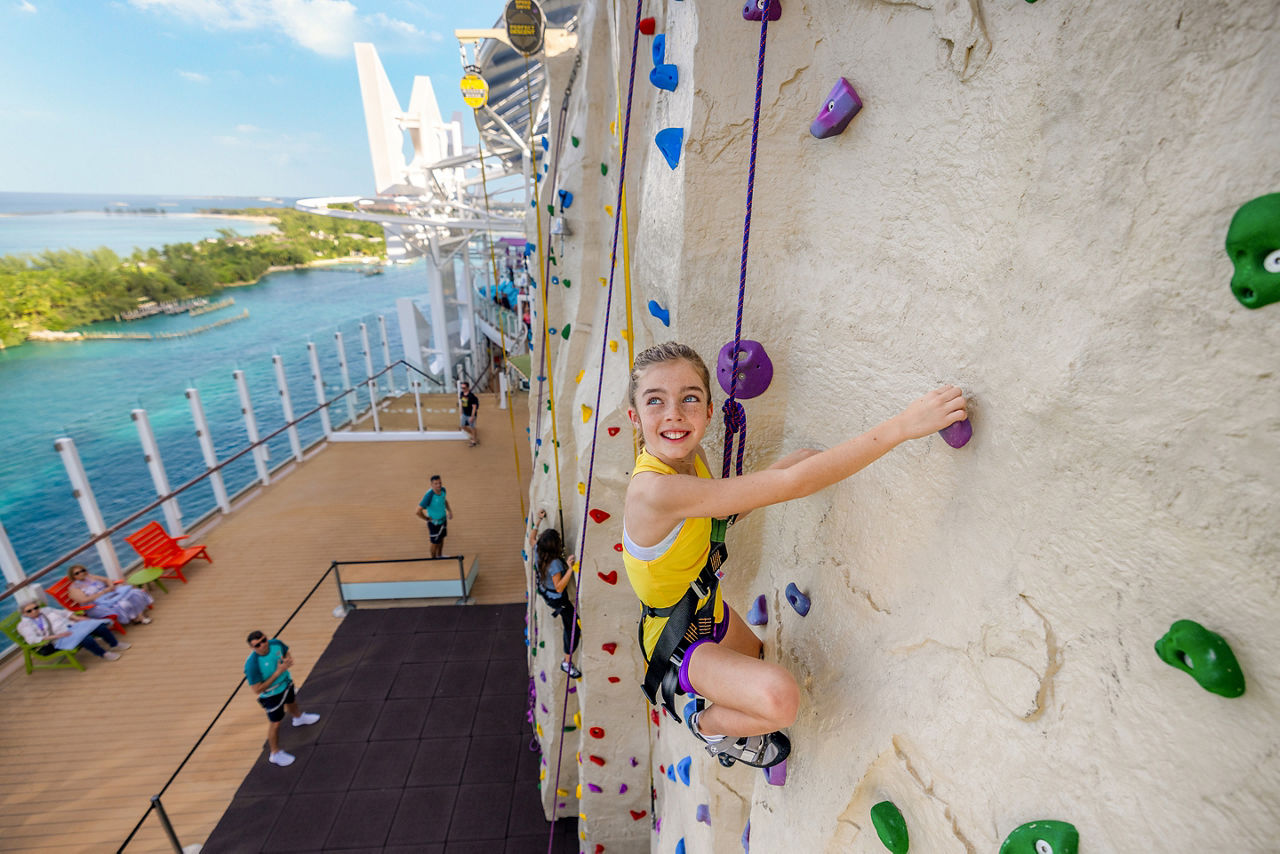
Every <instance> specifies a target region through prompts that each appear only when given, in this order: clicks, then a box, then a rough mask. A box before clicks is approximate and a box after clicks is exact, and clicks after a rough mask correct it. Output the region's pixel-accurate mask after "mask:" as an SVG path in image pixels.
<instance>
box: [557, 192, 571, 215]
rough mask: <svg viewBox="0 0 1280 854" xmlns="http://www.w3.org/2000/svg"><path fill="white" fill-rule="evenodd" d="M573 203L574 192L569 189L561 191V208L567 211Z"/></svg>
mask: <svg viewBox="0 0 1280 854" xmlns="http://www.w3.org/2000/svg"><path fill="white" fill-rule="evenodd" d="M572 204H573V193H570V192H569V191H568V190H561V191H560V210H562V211H567V210H568V209H569V207H570V206H571V205H572Z"/></svg>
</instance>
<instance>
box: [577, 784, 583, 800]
mask: <svg viewBox="0 0 1280 854" xmlns="http://www.w3.org/2000/svg"><path fill="white" fill-rule="evenodd" d="M577 797H578V800H582V784H581V783H579V784H578V795H577Z"/></svg>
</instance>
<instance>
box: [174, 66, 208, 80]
mask: <svg viewBox="0 0 1280 854" xmlns="http://www.w3.org/2000/svg"><path fill="white" fill-rule="evenodd" d="M178 76H179V77H181V78H182V79H183V80H190V81H191V82H192V83H208V82H209V75H207V74H201V73H200V72H199V71H183V70H181V69H179V70H178Z"/></svg>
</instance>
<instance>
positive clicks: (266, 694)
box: [244, 631, 320, 767]
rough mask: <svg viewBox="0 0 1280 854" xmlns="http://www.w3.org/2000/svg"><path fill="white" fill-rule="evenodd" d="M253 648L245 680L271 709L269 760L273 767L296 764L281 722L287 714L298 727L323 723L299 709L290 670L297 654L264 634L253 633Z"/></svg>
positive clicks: (268, 725) (268, 718)
mask: <svg viewBox="0 0 1280 854" xmlns="http://www.w3.org/2000/svg"><path fill="white" fill-rule="evenodd" d="M249 646H251V647H252V648H253V652H251V653H249V657H248V658H246V659H245V660H244V679H245V681H246V682H248V683H249V687H250V688H252V689H253V690H254V692H255V693H257V695H258V702H259V703H261V704H262V708H264V709H266V710H267V721H268V724H267V744H268V746H270V748H271V755H270V756H269V757H268V761H269V762H270V763H271V764H272V765H280V766H282V767H283V766H285V765H292V764H293V760H294V759H295V758H296V757H295V756H294V755H293V754H292V753H286V752H285V751H283V750H281V749H280V738H279V736H280V722H281V721H282V720H284V713H285V712H288V713H289V716H290V717H292V718H293V725H294V726H310V725H311V724H313V723H315V722H316V721H318V720H320V716H319V715H317V714H310V713H305V712H303V711H302V710H301V709H299V708H298V700H297V695H296V694H295V693H294V690H293V678H292V677H291V676H290V675H289V668H290V667H291V666H293V655H291V654H290V653H289V647H288V646H286V645H285V643H284V641H281V640H268V639H267V636H266V635H264V634H263V633H262V632H258V631H254V632H250V633H249Z"/></svg>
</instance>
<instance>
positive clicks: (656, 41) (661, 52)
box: [652, 33, 667, 65]
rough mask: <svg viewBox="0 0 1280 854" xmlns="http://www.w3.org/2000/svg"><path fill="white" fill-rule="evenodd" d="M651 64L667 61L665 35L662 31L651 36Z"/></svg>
mask: <svg viewBox="0 0 1280 854" xmlns="http://www.w3.org/2000/svg"><path fill="white" fill-rule="evenodd" d="M652 50H653V64H654V65H661V64H662V63H664V62H666V61H667V35H666V33H663V34H661V35H657V36H654V37H653V47H652Z"/></svg>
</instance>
